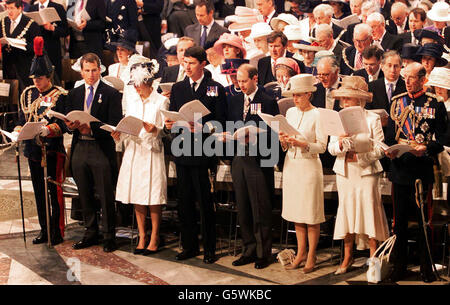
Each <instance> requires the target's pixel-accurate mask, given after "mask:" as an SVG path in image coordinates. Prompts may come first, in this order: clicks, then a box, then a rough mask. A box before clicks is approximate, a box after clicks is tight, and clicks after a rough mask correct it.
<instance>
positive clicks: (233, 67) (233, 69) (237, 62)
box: [220, 58, 250, 75]
mask: <svg viewBox="0 0 450 305" xmlns="http://www.w3.org/2000/svg"><path fill="white" fill-rule="evenodd" d="M249 62H250V61H249V60H248V59H242V58H232V59H225V63H224V64H222V65H221V66H220V71H221V72H222V74H226V75H236V73H237V70H238V68H239V67H240V66H241V65H243V64H248V63H249Z"/></svg>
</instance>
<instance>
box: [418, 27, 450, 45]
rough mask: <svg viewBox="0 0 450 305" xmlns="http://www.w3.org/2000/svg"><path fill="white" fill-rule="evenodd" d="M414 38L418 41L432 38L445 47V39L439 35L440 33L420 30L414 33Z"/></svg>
mask: <svg viewBox="0 0 450 305" xmlns="http://www.w3.org/2000/svg"><path fill="white" fill-rule="evenodd" d="M414 37H416V39H417V40H419V41H421V40H422V38H424V37H426V38H431V39H433V40H434V41H436V42H437V43H439V44H441V45H444V43H445V41H444V37H442V36H441V35H439V33H438V32H435V31H433V30H427V29H419V30H415V31H414Z"/></svg>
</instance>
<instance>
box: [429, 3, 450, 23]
mask: <svg viewBox="0 0 450 305" xmlns="http://www.w3.org/2000/svg"><path fill="white" fill-rule="evenodd" d="M427 17H428V19H430V20H433V21H441V22H447V21H450V5H449V4H448V3H446V2H436V3H435V4H433V7H432V8H431V10H429V11H428V12H427Z"/></svg>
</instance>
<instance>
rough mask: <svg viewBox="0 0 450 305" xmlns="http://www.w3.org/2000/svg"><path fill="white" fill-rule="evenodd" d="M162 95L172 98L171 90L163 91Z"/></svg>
mask: <svg viewBox="0 0 450 305" xmlns="http://www.w3.org/2000/svg"><path fill="white" fill-rule="evenodd" d="M161 95H163V96H165V97H167V98H170V91H163V92H162V93H161Z"/></svg>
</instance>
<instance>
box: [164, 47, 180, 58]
mask: <svg viewBox="0 0 450 305" xmlns="http://www.w3.org/2000/svg"><path fill="white" fill-rule="evenodd" d="M164 54H165V55H166V56H167V55H172V56H176V55H177V46H171V47H170V48H169V49H168V50H166V51H165V52H164Z"/></svg>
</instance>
